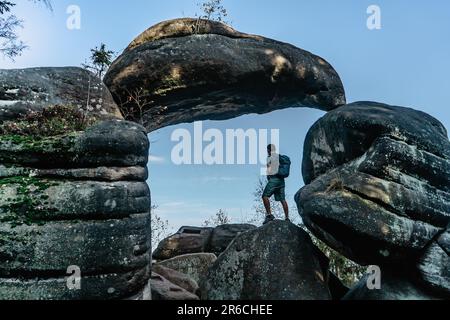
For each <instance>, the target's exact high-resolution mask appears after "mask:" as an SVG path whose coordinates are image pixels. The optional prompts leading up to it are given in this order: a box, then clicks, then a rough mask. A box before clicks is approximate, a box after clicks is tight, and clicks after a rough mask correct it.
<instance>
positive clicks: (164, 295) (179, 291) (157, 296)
mask: <svg viewBox="0 0 450 320" xmlns="http://www.w3.org/2000/svg"><path fill="white" fill-rule="evenodd" d="M150 287H151V290H152V300H156V301H173V300H175V301H184V300H199V298H198V297H197V296H196V295H195V294H193V293H191V292H189V291H186V290H185V289H183V288H181V287H179V286H177V285H175V284H173V283H172V282H170V281H168V280H167V279H165V278H164V277H162V276H160V275H159V274H157V273H154V272H152V277H151V280H150Z"/></svg>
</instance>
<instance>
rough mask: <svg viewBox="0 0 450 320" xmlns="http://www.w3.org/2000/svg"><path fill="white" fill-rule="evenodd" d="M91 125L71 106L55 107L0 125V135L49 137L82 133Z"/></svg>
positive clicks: (33, 112)
mask: <svg viewBox="0 0 450 320" xmlns="http://www.w3.org/2000/svg"><path fill="white" fill-rule="evenodd" d="M92 124H93V120H91V119H89V118H88V117H87V116H86V115H85V114H84V112H82V111H80V110H78V109H77V108H74V107H71V106H61V105H55V106H50V107H46V108H44V109H43V110H42V111H31V112H29V113H27V114H26V115H25V116H23V117H21V118H20V119H18V120H16V121H6V122H4V123H2V124H1V125H0V135H8V136H13V137H14V136H31V137H50V136H56V135H62V134H67V133H71V132H76V131H83V130H85V129H86V128H87V127H89V126H90V125H92Z"/></svg>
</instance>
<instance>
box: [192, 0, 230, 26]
mask: <svg viewBox="0 0 450 320" xmlns="http://www.w3.org/2000/svg"><path fill="white" fill-rule="evenodd" d="M197 6H198V7H199V8H200V10H201V11H202V13H201V14H196V17H197V21H196V23H195V25H194V26H193V27H192V29H193V32H194V34H198V33H200V28H201V24H202V21H217V22H223V23H228V22H227V21H226V20H225V19H226V17H228V11H227V9H226V8H225V7H224V6H223V4H222V0H207V1H203V2H202V3H198V4H197Z"/></svg>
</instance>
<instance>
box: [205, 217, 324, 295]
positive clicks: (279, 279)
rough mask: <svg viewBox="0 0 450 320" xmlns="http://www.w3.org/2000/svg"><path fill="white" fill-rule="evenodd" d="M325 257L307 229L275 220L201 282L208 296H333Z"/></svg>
mask: <svg viewBox="0 0 450 320" xmlns="http://www.w3.org/2000/svg"><path fill="white" fill-rule="evenodd" d="M324 260H326V258H325V257H324V256H323V254H322V253H321V252H320V251H319V250H318V249H317V248H316V247H315V246H314V245H313V243H312V240H311V238H310V237H309V235H308V234H307V233H306V232H305V231H303V230H302V229H301V228H299V227H297V226H295V225H293V224H291V223H289V222H285V221H274V222H272V223H269V224H267V225H265V226H263V227H262V228H259V229H255V230H251V231H248V232H246V233H244V234H241V235H240V236H238V237H237V238H236V239H235V240H234V241H233V243H232V244H231V245H230V246H229V247H228V249H226V250H225V252H223V253H222V255H220V257H219V258H218V260H217V261H216V262H215V263H214V265H213V266H212V267H211V268H210V269H209V270H208V271H207V273H206V276H205V277H204V278H203V281H201V283H200V288H201V292H202V300H329V299H331V295H330V291H329V289H328V286H327V283H328V268H327V267H326V266H324V263H323V261H324Z"/></svg>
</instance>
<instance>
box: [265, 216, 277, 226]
mask: <svg viewBox="0 0 450 320" xmlns="http://www.w3.org/2000/svg"><path fill="white" fill-rule="evenodd" d="M273 220H275V217H274V216H273V215H272V214H271V215H269V216H266V220H264V223H263V225H265V224H268V223H269V222H272V221H273Z"/></svg>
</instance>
